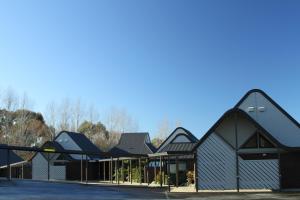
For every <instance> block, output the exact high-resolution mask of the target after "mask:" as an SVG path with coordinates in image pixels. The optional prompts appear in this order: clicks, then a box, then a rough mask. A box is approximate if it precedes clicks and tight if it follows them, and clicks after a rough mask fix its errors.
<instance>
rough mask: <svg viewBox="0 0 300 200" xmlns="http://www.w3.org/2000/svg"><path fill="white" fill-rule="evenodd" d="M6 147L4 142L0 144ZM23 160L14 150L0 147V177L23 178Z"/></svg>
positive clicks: (24, 162)
mask: <svg viewBox="0 0 300 200" xmlns="http://www.w3.org/2000/svg"><path fill="white" fill-rule="evenodd" d="M1 146H2V147H6V146H7V145H6V144H1ZM24 164H26V161H24V160H23V159H22V158H21V157H20V156H18V155H17V154H16V153H15V152H14V151H11V150H10V151H8V150H6V149H0V177H6V178H9V179H10V178H23V177H24Z"/></svg>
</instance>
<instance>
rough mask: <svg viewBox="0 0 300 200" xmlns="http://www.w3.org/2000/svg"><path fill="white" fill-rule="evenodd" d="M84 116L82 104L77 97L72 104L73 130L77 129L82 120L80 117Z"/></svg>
mask: <svg viewBox="0 0 300 200" xmlns="http://www.w3.org/2000/svg"><path fill="white" fill-rule="evenodd" d="M83 117H84V108H83V106H82V103H81V100H80V99H77V101H76V103H75V104H74V106H73V120H72V121H74V126H75V131H79V130H78V129H79V126H80V123H81V121H82V118H83Z"/></svg>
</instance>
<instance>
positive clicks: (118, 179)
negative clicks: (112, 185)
mask: <svg viewBox="0 0 300 200" xmlns="http://www.w3.org/2000/svg"><path fill="white" fill-rule="evenodd" d="M116 175H117V181H118V185H120V178H119V158H117V173H116Z"/></svg>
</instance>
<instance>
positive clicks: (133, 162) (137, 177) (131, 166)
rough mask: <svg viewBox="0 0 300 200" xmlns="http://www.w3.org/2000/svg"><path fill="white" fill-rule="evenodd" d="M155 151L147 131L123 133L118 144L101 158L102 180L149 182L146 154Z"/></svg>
mask: <svg viewBox="0 0 300 200" xmlns="http://www.w3.org/2000/svg"><path fill="white" fill-rule="evenodd" d="M155 151H156V149H155V147H154V146H153V145H152V143H151V140H150V136H149V133H143V132H142V133H141V132H139V133H123V134H121V138H120V140H119V142H118V144H117V145H116V146H115V147H113V148H112V149H111V150H110V151H109V154H110V155H111V157H110V158H106V159H101V160H100V161H99V162H101V163H102V164H101V170H102V176H101V180H103V181H110V182H113V181H116V182H118V183H119V182H120V181H122V182H131V183H132V182H139V183H143V182H144V183H147V182H149V177H150V175H149V167H148V162H149V160H148V154H152V153H154V152H155Z"/></svg>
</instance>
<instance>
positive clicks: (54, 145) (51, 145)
mask: <svg viewBox="0 0 300 200" xmlns="http://www.w3.org/2000/svg"><path fill="white" fill-rule="evenodd" d="M47 148H51V149H53V148H54V149H55V151H65V149H64V148H63V147H62V146H61V145H60V144H59V143H58V142H56V141H47V142H45V143H44V144H43V145H42V146H41V149H47ZM38 153H39V152H36V153H35V154H34V155H33V156H32V157H31V158H30V159H29V160H32V159H33V158H34V157H35V156H36V155H37V154H38ZM54 154H55V153H49V155H50V157H49V158H52V156H53V155H54ZM41 155H42V156H43V157H44V158H45V159H46V160H47V159H48V153H44V152H41ZM64 157H65V158H66V159H67V160H73V158H72V157H71V156H70V155H69V154H64Z"/></svg>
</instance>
